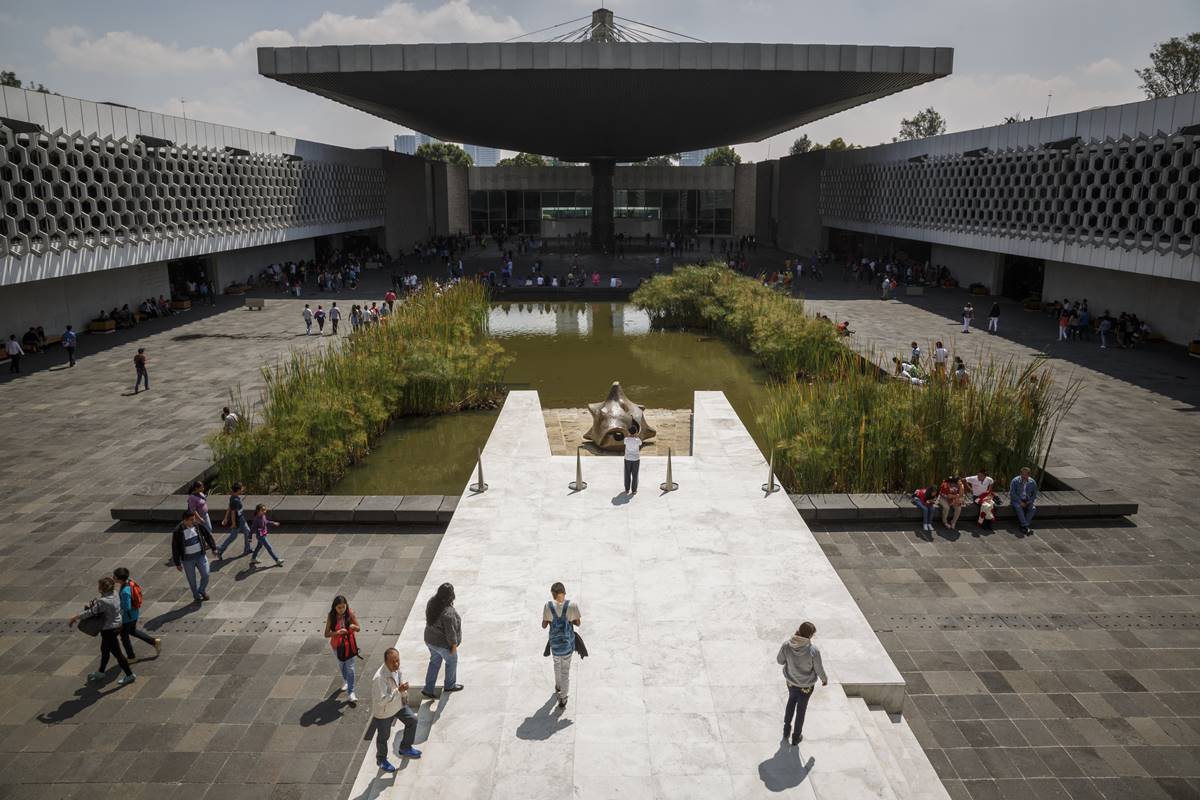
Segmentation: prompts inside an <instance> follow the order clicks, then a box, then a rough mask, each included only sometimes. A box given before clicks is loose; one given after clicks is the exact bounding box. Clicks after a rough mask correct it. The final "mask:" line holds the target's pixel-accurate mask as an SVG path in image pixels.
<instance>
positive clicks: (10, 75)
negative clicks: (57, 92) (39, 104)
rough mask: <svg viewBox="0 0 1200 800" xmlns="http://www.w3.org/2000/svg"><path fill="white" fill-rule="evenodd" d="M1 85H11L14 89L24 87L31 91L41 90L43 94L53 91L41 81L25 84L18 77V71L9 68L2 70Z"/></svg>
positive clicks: (0, 74)
mask: <svg viewBox="0 0 1200 800" xmlns="http://www.w3.org/2000/svg"><path fill="white" fill-rule="evenodd" d="M0 86H11V87H13V88H14V89H20V88H22V87H24V88H26V89H28V90H29V91H31V92H41V93H42V94H50V93H51V92H50V90H49V89H47V88H46V87H45V86H43V85H42V84H40V83H29V84H25V83H24V82H23V81H22V80H21V79H20V78H18V77H17V73H15V72H13V71H12V70H8V69H6V70H3V71H0Z"/></svg>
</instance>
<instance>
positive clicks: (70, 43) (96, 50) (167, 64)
mask: <svg viewBox="0 0 1200 800" xmlns="http://www.w3.org/2000/svg"><path fill="white" fill-rule="evenodd" d="M46 46H47V47H48V48H50V52H51V53H53V54H54V58H55V60H56V61H57V62H58V63H59V64H64V65H66V66H71V67H78V68H81V69H86V70H88V71H97V72H110V73H114V74H119V73H121V72H123V71H126V70H138V71H150V72H176V71H181V70H197V71H199V70H211V69H227V68H228V67H230V66H232V63H233V59H232V58H231V57H230V55H229V53H227V52H225V51H224V50H221V49H219V48H215V47H188V48H180V47H177V46H175V45H174V44H164V43H162V42H159V41H156V40H154V39H151V38H149V37H146V36H141V35H139V34H136V33H130V32H128V31H109V32H108V33H105V34H103V35H101V36H99V37H96V38H91V37H90V36H89V34H88V32H87V31H86V30H84V29H83V28H80V27H78V26H72V27H65V28H51V29H50V32H49V33H47V34H46Z"/></svg>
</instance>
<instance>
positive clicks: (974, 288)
mask: <svg viewBox="0 0 1200 800" xmlns="http://www.w3.org/2000/svg"><path fill="white" fill-rule="evenodd" d="M967 291H969V292H970V293H971V294H991V290H989V289H988V287H986V286H984V285H983V284H982V283H978V282H977V283H972V284H971V285H970V286H968V287H967Z"/></svg>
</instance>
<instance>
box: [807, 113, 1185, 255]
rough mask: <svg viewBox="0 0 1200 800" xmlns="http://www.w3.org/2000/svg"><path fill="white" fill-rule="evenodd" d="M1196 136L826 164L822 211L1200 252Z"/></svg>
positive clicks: (905, 223)
mask: <svg viewBox="0 0 1200 800" xmlns="http://www.w3.org/2000/svg"><path fill="white" fill-rule="evenodd" d="M1196 139H1197V137H1195V136H1181V135H1176V136H1157V137H1142V138H1138V139H1128V138H1123V139H1120V140H1106V141H1103V142H1091V143H1087V144H1076V145H1075V146H1073V147H1071V148H1069V149H1061V150H1059V149H1048V148H1046V147H1033V148H1027V149H1014V150H1003V151H999V152H987V153H982V154H978V155H974V156H965V155H955V156H949V157H941V158H929V159H928V160H926V161H908V160H905V161H889V162H880V163H866V164H857V165H853V166H844V167H827V168H825V169H823V170H822V172H821V181H820V213H821V216H822V218H823V220H824V221H825V222H826V224H836V221H838V220H847V221H856V222H863V223H876V224H881V225H890V226H900V227H908V228H915V229H924V230H936V231H947V232H952V233H959V234H973V235H979V236H1002V237H1011V238H1023V239H1032V240H1038V241H1049V242H1063V241H1066V242H1074V243H1079V244H1089V245H1095V246H1103V247H1120V248H1123V249H1126V250H1141V251H1156V252H1159V253H1163V254H1166V253H1172V252H1174V253H1177V254H1179V255H1191V254H1193V253H1200V248H1198V247H1197V240H1198V239H1200V214H1197V204H1198V198H1200V147H1197V142H1196Z"/></svg>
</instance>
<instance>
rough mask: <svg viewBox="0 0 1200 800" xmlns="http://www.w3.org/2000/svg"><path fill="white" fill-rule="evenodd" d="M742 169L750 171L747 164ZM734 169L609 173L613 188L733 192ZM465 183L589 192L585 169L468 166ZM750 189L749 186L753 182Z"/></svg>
mask: <svg viewBox="0 0 1200 800" xmlns="http://www.w3.org/2000/svg"><path fill="white" fill-rule="evenodd" d="M746 166H747V167H749V168H751V169H752V167H751V166H750V165H746ZM734 170H735V168H734V167H643V166H627V167H617V168H616V171H615V172H614V173H613V188H614V189H734V187H735V182H736V181H735V177H734V174H735V173H734ZM467 182H468V185H469V188H470V189H471V190H472V191H477V190H485V189H512V190H517V189H520V190H522V191H537V190H541V189H545V190H547V191H553V190H567V189H579V190H582V191H591V188H592V173H591V171H590V169H589V168H588V167H471V168H470V169H469V170H468V177H467ZM750 186H751V187H753V183H751V184H750ZM735 202H736V200H735Z"/></svg>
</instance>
